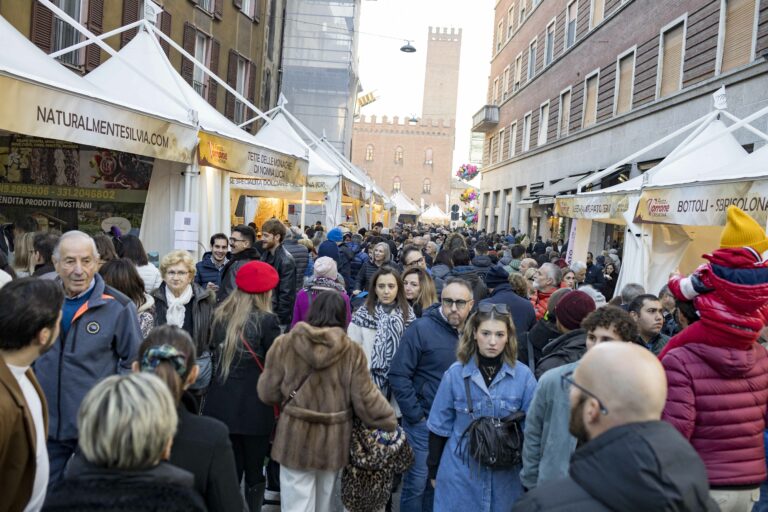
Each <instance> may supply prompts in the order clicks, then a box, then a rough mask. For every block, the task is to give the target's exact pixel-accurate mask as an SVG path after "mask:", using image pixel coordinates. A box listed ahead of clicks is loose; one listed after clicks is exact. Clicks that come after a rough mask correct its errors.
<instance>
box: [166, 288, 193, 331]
mask: <svg viewBox="0 0 768 512" xmlns="http://www.w3.org/2000/svg"><path fill="white" fill-rule="evenodd" d="M190 300H192V285H191V284H188V285H187V287H186V288H184V292H183V293H182V294H181V296H180V297H179V298H178V299H177V298H176V297H174V295H173V292H171V290H170V288H168V287H167V286H166V287H165V301H166V302H167V303H168V311H166V313H165V322H166V323H167V324H169V325H175V326H176V327H184V315H185V313H186V312H187V308H186V307H185V306H186V305H187V303H189V301H190Z"/></svg>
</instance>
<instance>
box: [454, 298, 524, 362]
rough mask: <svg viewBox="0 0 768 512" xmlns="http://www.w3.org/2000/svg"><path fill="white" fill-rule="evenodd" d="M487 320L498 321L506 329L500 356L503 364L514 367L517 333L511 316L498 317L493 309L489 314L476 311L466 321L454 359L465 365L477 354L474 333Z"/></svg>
mask: <svg viewBox="0 0 768 512" xmlns="http://www.w3.org/2000/svg"><path fill="white" fill-rule="evenodd" d="M487 320H498V321H500V322H503V323H504V325H505V326H506V327H507V344H506V345H504V352H502V354H503V359H504V362H506V363H507V364H508V365H509V366H510V367H514V366H515V362H516V361H517V332H516V331H515V324H514V323H513V322H512V315H511V314H507V315H500V314H499V313H497V312H496V311H495V310H493V309H492V310H491V311H490V312H489V313H482V312H481V311H476V312H474V313H472V315H471V316H470V317H469V318H468V319H467V322H466V324H464V331H463V332H462V334H461V339H460V340H459V347H458V349H457V350H456V358H457V359H458V360H459V362H460V363H461V364H467V363H468V362H469V360H470V359H472V356H474V355H475V354H477V352H478V350H477V338H476V337H475V333H476V332H477V329H478V328H479V327H480V324H482V323H483V322H485V321H487Z"/></svg>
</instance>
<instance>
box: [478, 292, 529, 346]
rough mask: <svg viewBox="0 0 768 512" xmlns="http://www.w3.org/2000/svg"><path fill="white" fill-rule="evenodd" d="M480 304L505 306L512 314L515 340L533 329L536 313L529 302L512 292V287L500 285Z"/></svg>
mask: <svg viewBox="0 0 768 512" xmlns="http://www.w3.org/2000/svg"><path fill="white" fill-rule="evenodd" d="M480 302H481V303H482V302H490V303H491V304H506V305H507V307H508V308H509V310H510V311H511V312H512V321H513V322H514V324H515V330H516V331H517V339H518V340H519V339H520V336H522V335H523V334H524V333H527V332H528V331H530V330H531V328H533V326H534V324H536V312H535V311H534V309H533V304H531V301H529V300H525V299H524V298H522V297H521V296H519V295H518V294H516V293H515V292H513V291H512V286H510V285H508V284H501V285H499V286H497V287H496V288H494V289H493V293H492V294H491V296H490V297H488V298H487V299H484V300H482V301H480Z"/></svg>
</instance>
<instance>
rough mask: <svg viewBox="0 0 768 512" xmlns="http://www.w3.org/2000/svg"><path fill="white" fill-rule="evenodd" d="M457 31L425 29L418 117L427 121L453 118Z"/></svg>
mask: <svg viewBox="0 0 768 512" xmlns="http://www.w3.org/2000/svg"><path fill="white" fill-rule="evenodd" d="M460 55H461V29H460V28H459V29H454V28H451V29H447V28H440V27H436V28H435V27H429V40H428V43H427V68H426V71H425V73H424V102H423V103H422V108H421V115H422V117H425V118H431V119H446V120H453V119H456V101H457V99H458V97H459V58H460Z"/></svg>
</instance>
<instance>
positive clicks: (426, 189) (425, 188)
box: [421, 178, 432, 194]
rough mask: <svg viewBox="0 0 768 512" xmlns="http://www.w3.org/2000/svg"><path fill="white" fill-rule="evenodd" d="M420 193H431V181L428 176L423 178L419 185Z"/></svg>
mask: <svg viewBox="0 0 768 512" xmlns="http://www.w3.org/2000/svg"><path fill="white" fill-rule="evenodd" d="M421 193H422V194H431V193H432V182H431V181H430V179H429V178H424V184H423V185H422V186H421Z"/></svg>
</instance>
